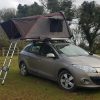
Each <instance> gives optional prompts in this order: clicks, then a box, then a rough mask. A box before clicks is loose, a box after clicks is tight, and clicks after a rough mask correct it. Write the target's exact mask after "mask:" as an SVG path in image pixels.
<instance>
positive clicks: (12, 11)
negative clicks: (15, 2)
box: [0, 8, 16, 21]
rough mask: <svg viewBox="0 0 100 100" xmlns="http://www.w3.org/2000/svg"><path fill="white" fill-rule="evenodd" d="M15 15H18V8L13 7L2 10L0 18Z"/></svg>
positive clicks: (4, 18)
mask: <svg viewBox="0 0 100 100" xmlns="http://www.w3.org/2000/svg"><path fill="white" fill-rule="evenodd" d="M15 16H16V10H15V9H13V8H8V9H2V10H0V18H1V19H2V20H4V21H7V20H9V19H11V18H14V17H15Z"/></svg>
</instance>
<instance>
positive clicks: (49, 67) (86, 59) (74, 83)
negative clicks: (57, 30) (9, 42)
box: [19, 41, 100, 91]
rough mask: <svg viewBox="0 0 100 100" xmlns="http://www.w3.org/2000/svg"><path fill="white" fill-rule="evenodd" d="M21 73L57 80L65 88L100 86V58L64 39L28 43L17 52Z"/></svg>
mask: <svg viewBox="0 0 100 100" xmlns="http://www.w3.org/2000/svg"><path fill="white" fill-rule="evenodd" d="M19 68H20V73H21V74H22V75H23V76H25V75H27V74H29V73H31V74H34V75H37V76H40V77H44V78H47V79H50V80H54V81H57V82H58V83H59V85H60V86H61V87H62V88H64V89H66V90H69V91H71V90H74V89H76V87H100V58H99V57H98V56H95V55H90V54H89V53H88V52H87V51H85V50H83V49H82V48H80V47H78V46H75V45H72V44H70V43H67V42H65V41H51V42H50V41H43V42H33V43H30V44H28V45H27V46H26V47H25V48H24V49H23V50H22V51H21V52H20V55H19Z"/></svg>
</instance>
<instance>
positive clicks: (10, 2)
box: [0, 0, 100, 9]
mask: <svg viewBox="0 0 100 100" xmlns="http://www.w3.org/2000/svg"><path fill="white" fill-rule="evenodd" d="M34 1H35V2H38V3H39V0H0V9H3V8H15V9H16V8H17V6H18V4H23V5H24V4H27V5H31V4H32V3H34ZM73 1H74V4H75V5H76V6H79V5H81V4H82V2H83V1H84V0H73ZM87 1H93V0H87ZM94 1H96V2H97V4H100V0H94Z"/></svg>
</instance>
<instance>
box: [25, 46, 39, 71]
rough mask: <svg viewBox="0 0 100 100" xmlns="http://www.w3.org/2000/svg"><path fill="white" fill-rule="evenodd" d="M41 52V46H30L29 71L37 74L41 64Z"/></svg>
mask: <svg viewBox="0 0 100 100" xmlns="http://www.w3.org/2000/svg"><path fill="white" fill-rule="evenodd" d="M39 50H40V46H39V45H34V44H32V45H31V46H30V48H29V49H28V59H27V60H28V65H29V69H30V70H31V71H34V72H36V71H37V70H36V67H37V64H38V63H39V58H38V55H39Z"/></svg>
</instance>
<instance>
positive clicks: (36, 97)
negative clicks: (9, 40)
mask: <svg viewBox="0 0 100 100" xmlns="http://www.w3.org/2000/svg"><path fill="white" fill-rule="evenodd" d="M3 60H4V58H3V57H0V65H1V66H2V63H3ZM17 60H18V59H17V57H14V58H13V61H12V64H11V67H10V71H9V73H8V76H7V79H6V81H5V85H3V86H2V85H0V100H100V88H99V89H78V90H77V91H75V92H68V91H65V90H63V89H61V88H59V86H58V85H57V84H56V83H54V82H52V81H49V80H46V79H42V78H39V77H36V76H27V77H23V76H21V75H20V74H19V68H18V63H17V62H18V61H17Z"/></svg>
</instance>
